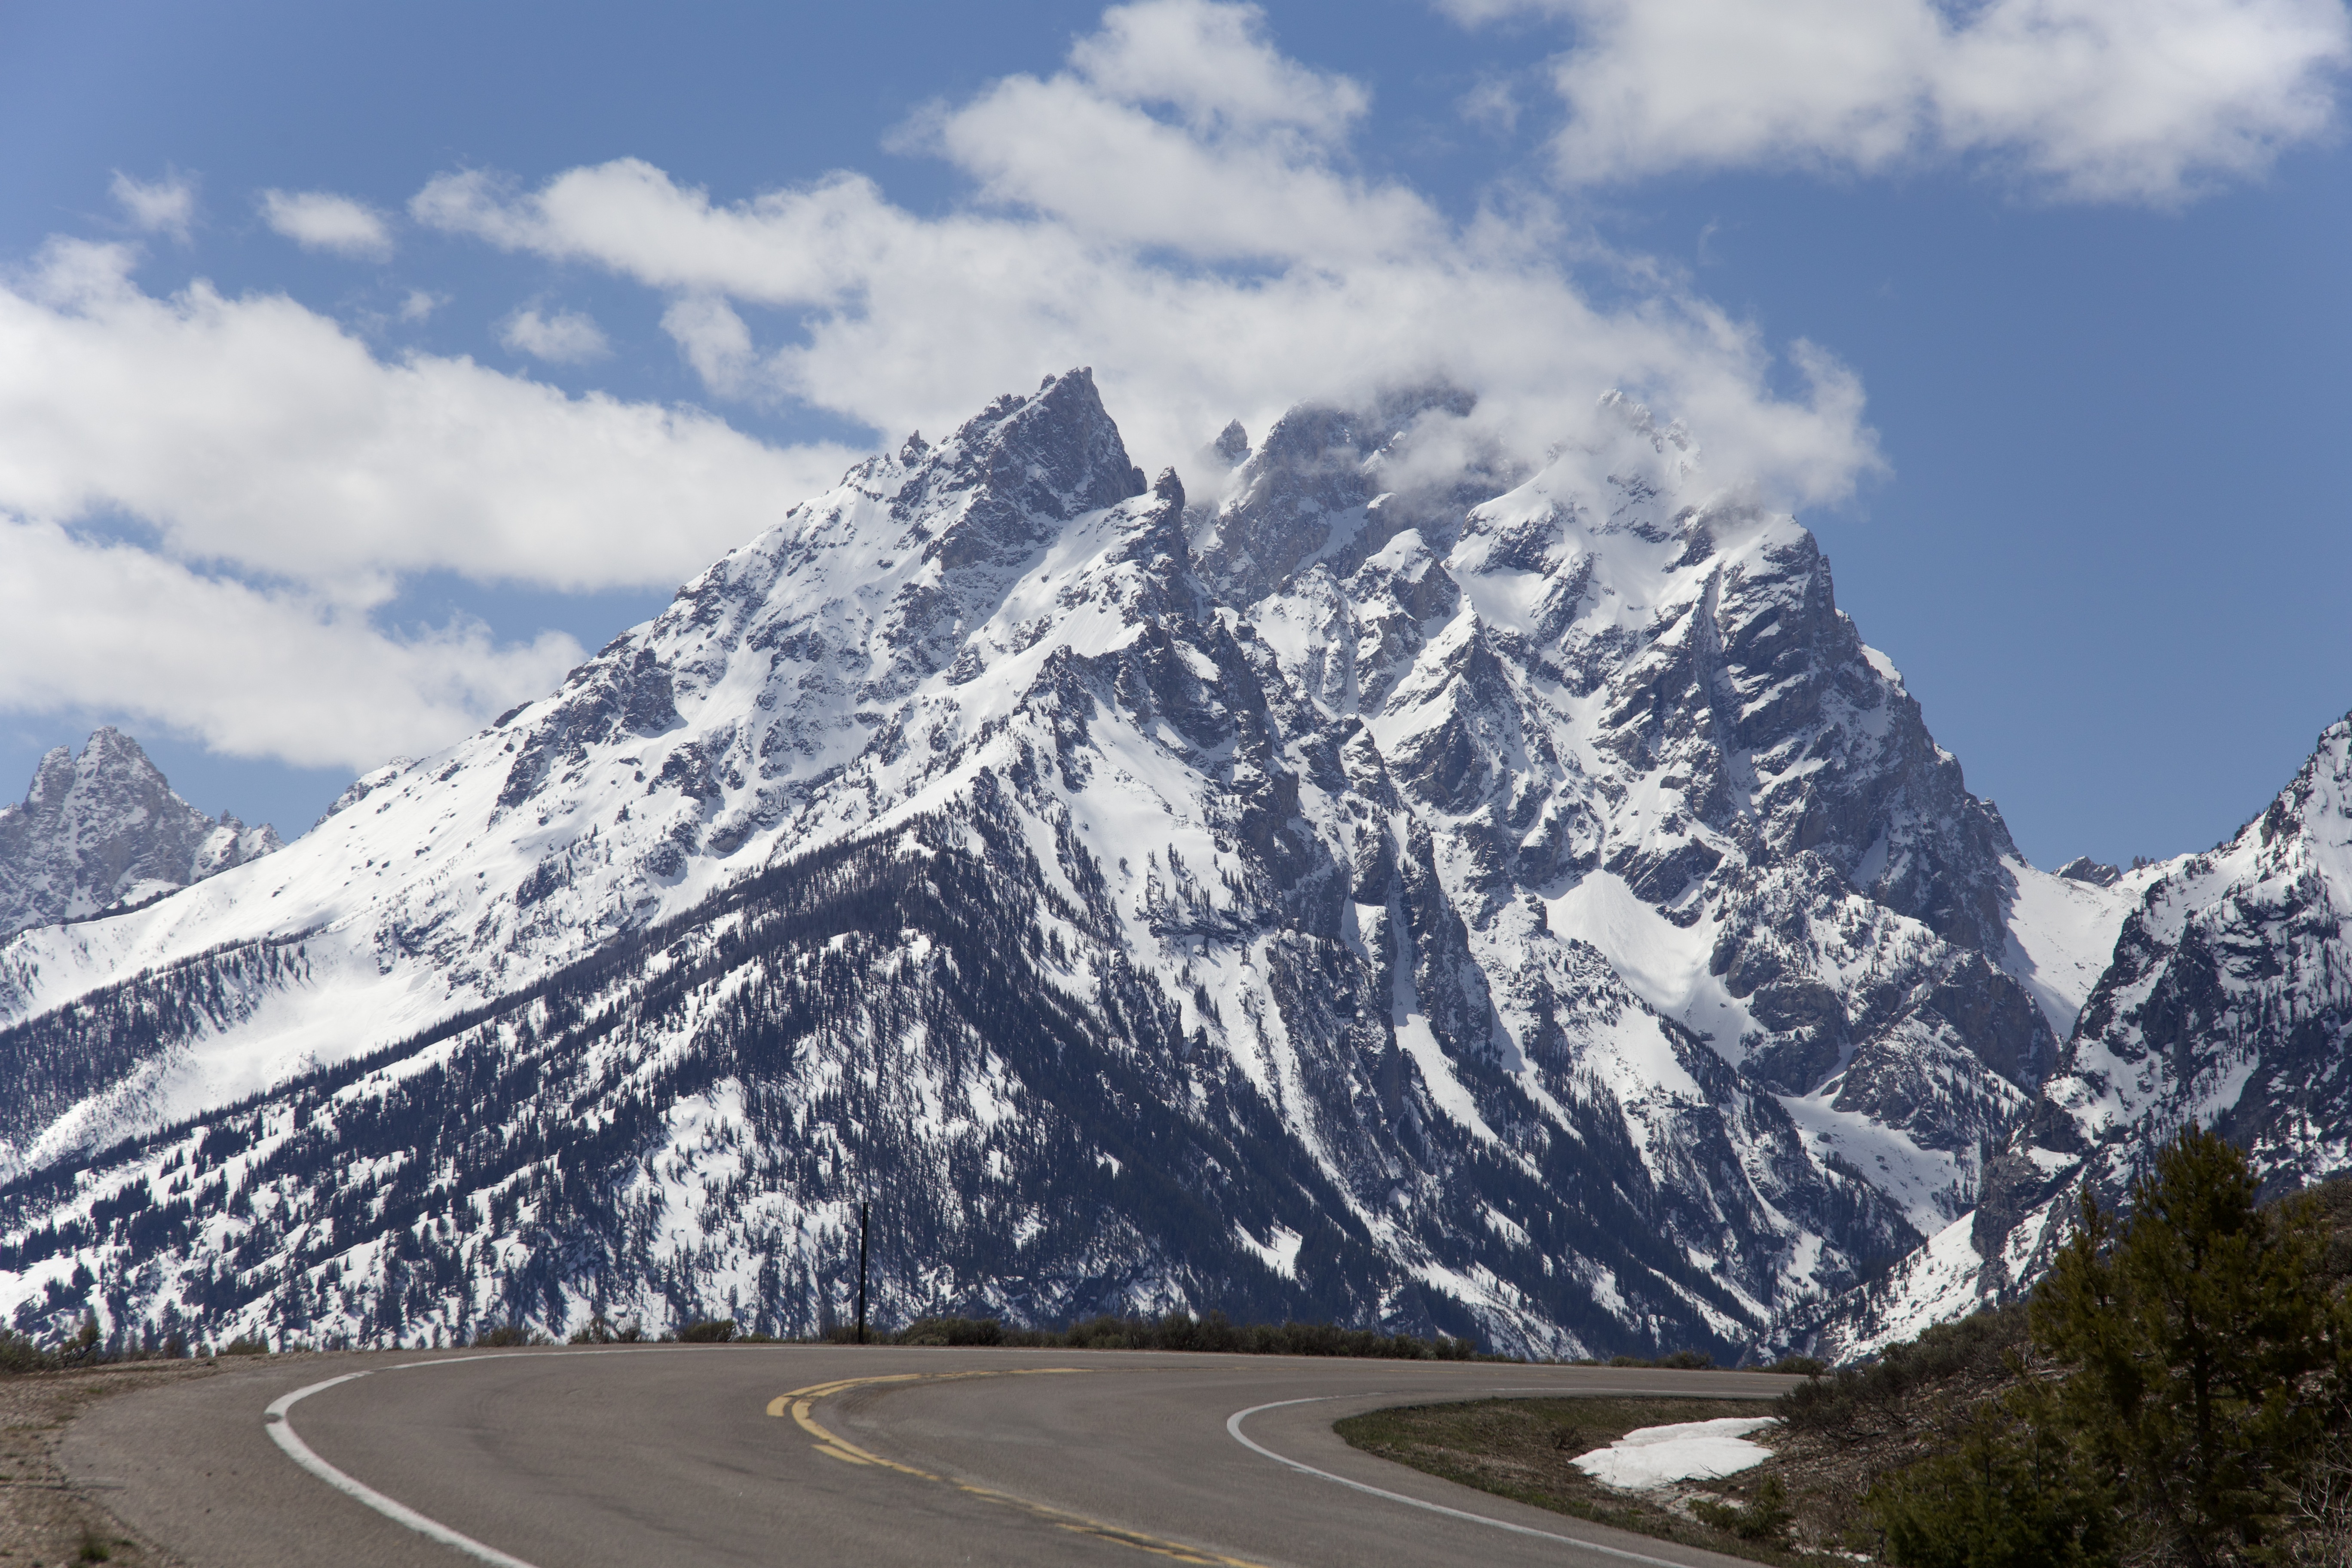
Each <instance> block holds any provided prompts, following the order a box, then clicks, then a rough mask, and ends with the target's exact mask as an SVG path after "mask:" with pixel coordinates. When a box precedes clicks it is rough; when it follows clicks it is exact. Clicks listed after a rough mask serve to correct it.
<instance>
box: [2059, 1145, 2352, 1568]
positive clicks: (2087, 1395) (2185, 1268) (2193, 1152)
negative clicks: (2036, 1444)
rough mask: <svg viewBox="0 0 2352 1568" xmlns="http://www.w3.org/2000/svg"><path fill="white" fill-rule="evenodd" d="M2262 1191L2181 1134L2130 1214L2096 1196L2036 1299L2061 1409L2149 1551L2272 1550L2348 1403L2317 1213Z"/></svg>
mask: <svg viewBox="0 0 2352 1568" xmlns="http://www.w3.org/2000/svg"><path fill="white" fill-rule="evenodd" d="M2258 1187H2259V1184H2258V1183H2257V1181H2256V1179H2255V1176H2254V1173H2253V1172H2252V1169H2251V1168H2250V1167H2249V1165H2248V1164H2247V1162H2246V1159H2245V1156H2244V1155H2242V1153H2240V1152H2238V1151H2237V1150H2236V1149H2234V1148H2232V1147H2231V1145H2230V1144H2229V1143H2228V1142H2224V1141H2223V1140H2222V1139H2221V1138H2220V1137H2218V1136H2217V1135H2215V1134H2213V1133H2211V1132H2208V1131H2203V1130H2201V1129H2198V1128H2193V1127H2192V1128H2189V1129H2187V1130H2185V1131H2182V1132H2181V1133H2180V1135H2179V1137H2178V1138H2176V1139H2175V1140H2174V1141H2173V1142H2170V1143H2169V1144H2168V1145H2167V1146H2166V1147H2165V1148H2164V1149H2163V1150H2162V1151H2161V1152H2159V1153H2158V1157H2157V1161H2156V1166H2155V1169H2154V1171H2153V1172H2151V1173H2149V1174H2147V1175H2146V1176H2144V1177H2142V1178H2141V1179H2140V1180H2139V1181H2138V1182H2137V1183H2135V1184H2134V1185H2133V1188H2132V1194H2131V1195H2132V1205H2131V1207H2132V1214H2131V1217H2130V1219H2129V1220H2128V1221H2126V1222H2125V1223H2123V1224H2121V1225H2120V1226H2118V1224H2117V1223H2116V1219H2115V1217H2114V1216H2113V1215H2110V1214H2107V1213H2105V1212H2104V1211H2102V1210H2101V1209H2100V1208H2099V1206H2098V1205H2097V1203H2096V1201H2095V1200H2094V1199H2093V1197H2092V1196H2091V1194H2090V1193H2089V1192H2088V1191H2087V1190H2085V1192H2084V1194H2083V1200H2082V1221H2081V1224H2080V1225H2079V1226H2077V1228H2076V1230H2075V1233H2074V1236H2073V1237H2072V1238H2071V1239H2070V1240H2069V1242H2068V1244H2067V1246H2066V1247H2065V1250H2064V1251H2063V1253H2062V1254H2061V1255H2060V1257H2059V1258H2058V1261H2057V1264H2056V1266H2055V1267H2054V1268H2053V1269H2052V1271H2051V1274H2050V1276H2049V1278H2048V1279H2046V1280H2044V1281H2043V1283H2042V1287H2041V1289H2038V1290H2037V1291H2036V1292H2035V1294H2034V1298H2033V1304H2032V1331H2033V1339H2034V1342H2035V1344H2036V1346H2037V1347H2038V1348H2039V1349H2040V1350H2041V1351H2042V1352H2044V1353H2045V1354H2046V1355H2048V1356H2049V1357H2050V1358H2051V1359H2052V1360H2053V1361H2054V1362H2055V1363H2059V1364H2060V1365H2061V1366H2062V1367H2063V1368H2064V1369H2065V1373H2064V1375H2063V1377H2062V1378H2060V1379H2059V1380H2058V1382H2057V1384H2056V1386H2055V1388H2054V1389H2053V1399H2054V1404H2055V1415H2056V1417H2057V1419H2058V1420H2059V1421H2060V1422H2061V1423H2063V1426H2064V1427H2065V1428H2066V1430H2067V1432H2068V1434H2069V1436H2071V1437H2072V1439H2073V1441H2074V1443H2075V1445H2076V1446H2077V1447H2078V1448H2079V1450H2080V1451H2081V1452H2082V1453H2083V1455H2084V1457H2085V1458H2086V1459H2088V1460H2089V1461H2090V1462H2091V1464H2092V1465H2093V1467H2094V1468H2095V1471H2096V1472H2097V1473H2098V1474H2099V1475H2100V1476H2101V1477H2102V1478H2103V1479H2105V1481H2106V1483H2107V1484H2108V1485H2110V1486H2111V1487H2112V1488H2113V1489H2114V1491H2115V1494H2116V1498H2117V1500H2118V1501H2119V1502H2120V1503H2121V1505H2122V1507H2123V1509H2124V1511H2125V1514H2126V1520H2127V1521H2129V1523H2130V1525H2131V1526H2132V1527H2133V1532H2134V1533H2135V1534H2136V1535H2137V1537H2139V1543H2140V1544H2141V1545H2142V1546H2143V1549H2144V1551H2145V1552H2146V1554H2147V1556H2148V1557H2149V1558H2151V1559H2153V1560H2155V1561H2164V1562H2177V1563H2186V1564H2190V1565H2192V1568H2219V1565H2221V1564H2225V1563H2248V1562H2259V1561H2262V1560H2263V1557H2264V1555H2265V1550H2264V1549H2265V1545H2266V1543H2267V1542H2269V1541H2270V1538H2271V1537H2272V1536H2273V1534H2274V1533H2275V1531H2276V1529H2277V1525H2278V1523H2279V1521H2281V1519H2282V1517H2283V1516H2284V1515H2285V1514H2286V1513H2287V1512H2288V1511H2289V1510H2290V1509H2291V1508H2292V1506H2293V1498H2294V1492H2295V1489H2296V1487H2297V1485H2298V1484H2299V1482H2300V1479H2301V1472H2302V1469H2303V1468H2304V1467H2305V1465H2306V1464H2307V1463H2308V1461H2309V1458H2310V1456H2311V1455H2312V1454H2313V1453H2314V1452H2315V1449H2316V1447H2317V1444H2318V1440H2319V1438H2320V1436H2321V1435H2322V1432H2323V1430H2324V1429H2325V1428H2326V1426H2329V1425H2331V1424H2333V1423H2332V1420H2331V1417H2332V1416H2333V1415H2336V1414H2339V1413H2340V1412H2341V1409H2342V1405H2343V1398H2344V1392H2345V1384H2344V1378H2345V1373H2346V1372H2347V1366H2346V1365H2345V1364H2344V1357H2345V1353H2346V1346H2345V1344H2344V1339H2345V1335H2344V1333H2343V1329H2344V1327H2345V1324H2344V1321H2343V1318H2344V1309H2343V1305H2342V1303H2341V1302H2336V1301H2331V1300H2329V1295H2328V1292H2327V1289H2326V1284H2325V1280H2324V1278H2323V1275H2322V1272H2321V1266H2322V1263H2323V1260H2324V1258H2325V1256H2326V1232H2325V1229H2324V1227H2323V1226H2322V1224H2321V1222H2320V1218H2319V1215H2318V1211H2317V1209H2316V1207H2315V1205H2312V1204H2311V1203H2310V1202H2309V1201H2308V1200H2306V1199H2300V1198H2298V1199H2290V1200H2288V1201H2287V1202H2284V1203H2282V1204H2277V1205H2270V1206H2268V1207H2263V1206H2259V1205H2257V1204H2256V1202H2255V1198H2256V1194H2257V1192H2258Z"/></svg>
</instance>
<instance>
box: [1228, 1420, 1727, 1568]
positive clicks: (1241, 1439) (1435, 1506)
mask: <svg viewBox="0 0 2352 1568" xmlns="http://www.w3.org/2000/svg"><path fill="white" fill-rule="evenodd" d="M1502 1392H1504V1393H1510V1392H1512V1391H1511V1390H1508V1389H1506V1390H1503V1391H1502ZM1547 1392H1549V1390H1547ZM1371 1397H1379V1398H1385V1397H1387V1396H1386V1394H1383V1393H1381V1391H1378V1390H1374V1391H1370V1393H1368V1394H1322V1395H1319V1396H1318V1397H1317V1398H1313V1399H1277V1400H1275V1401H1274V1402H1273V1403H1271V1404H1268V1405H1251V1406H1250V1407H1249V1408H1248V1409H1247V1410H1236V1411H1234V1413H1233V1414H1232V1415H1228V1416H1226V1417H1225V1430H1226V1432H1227V1433H1229V1434H1230V1435H1231V1436H1232V1437H1233V1439H1234V1442H1236V1443H1239V1444H1240V1445H1241V1446H1242V1447H1244V1448H1247V1449H1250V1450H1251V1451H1253V1452H1255V1453H1259V1454H1263V1455H1265V1457H1266V1458H1269V1459H1272V1460H1273V1461H1274V1462H1275V1463H1276V1464H1277V1465H1288V1466H1289V1467H1290V1468H1292V1469H1294V1470H1303V1471H1305V1472H1306V1473H1307V1474H1308V1475H1310V1476H1320V1477H1322V1478H1323V1479H1325V1480H1327V1481H1337V1482H1339V1484H1340V1485H1341V1486H1343V1487H1352V1488H1354V1489H1356V1490H1357V1491H1360V1492H1370V1494H1371V1495H1372V1496H1374V1497H1378V1498H1386V1499H1388V1500H1390V1501H1391V1502H1401V1503H1407V1504H1410V1505H1411V1506H1412V1507H1414V1508H1425V1509H1427V1510H1429V1511H1430V1512H1432V1513H1442V1514H1445V1515H1447V1516H1448V1517H1449V1518H1453V1519H1466V1520H1468V1521H1470V1522H1471V1523H1473V1524H1488V1525H1492V1526H1494V1527H1495V1528H1496V1530H1507V1531H1510V1532H1511V1533H1512V1534H1514V1535H1532V1536H1534V1537H1535V1538H1536V1539H1537V1540H1538V1541H1557V1542H1560V1543H1561V1544H1562V1545H1566V1546H1576V1547H1580V1548H1582V1549H1583V1550H1585V1551H1587V1552H1600V1553H1601V1554H1602V1555H1603V1556H1606V1557H1614V1558H1616V1559H1618V1560H1619V1561H1620V1562H1623V1563H1643V1564H1646V1568H1691V1565H1690V1564H1689V1563H1673V1562H1669V1561H1668V1560H1666V1559H1665V1558H1664V1557H1645V1556H1643V1554H1642V1553H1641V1552H1627V1551H1625V1550H1624V1549H1623V1548H1622V1547H1616V1546H1603V1545H1602V1544H1601V1542H1597V1541H1580V1540H1578V1539H1577V1538H1576V1537H1575V1536H1573V1535H1559V1534H1555V1533H1554V1532H1553V1531H1549V1530H1537V1529H1535V1528H1534V1527H1533V1526H1530V1525H1525V1524H1513V1523H1512V1522H1511V1521H1509V1520H1507V1519H1496V1518H1494V1517H1493V1516H1491V1515H1488V1514H1483V1513H1472V1512H1471V1511H1469V1510H1467V1509H1459V1508H1448V1507H1446V1506H1445V1505H1444V1503H1442V1502H1428V1501H1425V1500H1423V1499H1420V1498H1417V1497H1407V1496H1406V1495H1405V1494H1404V1493H1402V1492H1392V1491H1390V1490H1388V1489H1385V1488H1382V1487H1376V1486H1373V1485H1371V1484H1370V1483H1369V1482H1366V1481H1355V1480H1349V1479H1348V1478H1347V1477H1345V1476H1335V1475H1333V1474H1332V1473H1331V1472H1330V1471H1328V1470H1318V1469H1317V1468H1315V1467H1314V1466H1312V1465H1306V1464H1301V1463H1299V1462H1298V1461H1297V1459H1294V1458H1290V1457H1289V1456H1287V1455H1285V1454H1277V1453H1276V1452H1275V1451H1274V1450H1273V1449H1271V1448H1269V1447H1265V1445H1264V1444H1262V1443H1259V1442H1256V1441H1255V1440H1254V1439H1253V1438H1251V1436H1249V1434H1248V1433H1246V1432H1244V1431H1243V1430H1242V1423H1243V1422H1244V1421H1246V1420H1248V1419H1249V1418H1250V1417H1251V1416H1253V1415H1256V1414H1257V1413H1258V1412H1260V1411H1261V1410H1280V1409H1282V1408H1283V1407H1284V1406H1286V1405H1328V1403H1330V1402H1331V1401H1332V1400H1335V1399H1363V1398H1371Z"/></svg>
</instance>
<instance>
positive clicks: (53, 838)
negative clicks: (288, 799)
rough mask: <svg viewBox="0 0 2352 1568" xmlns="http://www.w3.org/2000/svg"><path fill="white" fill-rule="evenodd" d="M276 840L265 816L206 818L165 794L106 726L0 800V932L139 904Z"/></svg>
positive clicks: (44, 763)
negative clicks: (259, 821)
mask: <svg viewBox="0 0 2352 1568" xmlns="http://www.w3.org/2000/svg"><path fill="white" fill-rule="evenodd" d="M278 847H279V843H278V830H277V829H276V828H274V827H271V826H269V825H268V824H267V823H265V824H263V825H262V826H259V827H252V828H248V827H247V826H245V824H244V823H242V822H240V821H239V820H237V818H236V817H235V816H230V815H229V814H228V813H226V812H223V813H222V814H221V816H220V817H219V818H218V820H215V819H214V818H212V817H209V816H205V814H204V813H203V812H201V811H199V810H197V809H196V808H195V807H194V806H193V805H189V804H188V803H187V802H186V801H184V800H182V799H181V798H180V797H179V796H178V795H174V794H173V793H172V786H171V784H170V782H169V781H168V780H166V779H165V778H164V777H163V773H162V772H161V771H160V770H158V769H157V768H156V766H155V764H154V763H152V762H150V761H149V760H148V758H147V753H146V752H143V751H142V750H140V747H139V742H136V741H134V740H132V739H131V737H130V736H128V735H126V734H124V733H122V731H120V730H116V729H113V728H112V727H107V728H103V729H100V730H99V731H97V732H96V733H95V734H93V735H91V736H90V738H89V744H87V745H86V746H84V747H83V748H82V752H81V755H80V756H79V757H77V756H75V755H74V754H73V752H72V751H71V750H70V749H69V748H68V747H65V746H59V747H58V748H56V749H55V750H54V751H52V752H49V753H48V754H47V756H45V757H43V758H42V759H41V763H40V766H39V767H38V768H37V769H36V770H35V771H34V773H33V784H32V787H31V788H30V789H29V790H27V791H26V793H25V799H24V801H23V803H22V804H20V805H10V806H0V935H5V934H6V933H8V932H11V931H22V930H24V929H25V928H26V927H27V926H36V925H47V924H50V923H52V922H55V921H65V920H75V919H79V918H80V917H81V916H84V915H89V914H93V913H95V912H97V911H98V910H104V909H109V908H111V907H113V906H115V905H118V904H125V903H139V902H142V901H143V900H148V899H152V898H154V897H156V896H157V895H159V894H161V893H164V892H168V891H170V890H172V889H175V888H184V887H186V886H187V885H188V884H189V883H191V882H197V881H201V880H203V879H205V878H206V877H210V876H213V875H215V874H216V873H218V872H221V871H226V870H227V869H228V868H230V867H232V866H239V865H243V864H244V863H245V862H247V861H248V860H252V859H256V858H259V857H261V856H263V855H267V854H268V853H269V852H270V851H271V850H273V849H276V848H278Z"/></svg>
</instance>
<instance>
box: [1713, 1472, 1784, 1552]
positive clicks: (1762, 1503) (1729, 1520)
mask: <svg viewBox="0 0 2352 1568" xmlns="http://www.w3.org/2000/svg"><path fill="white" fill-rule="evenodd" d="M1690 1506H1691V1512H1693V1513H1694V1514H1696V1515H1697V1516H1698V1517H1699V1519H1700V1520H1702V1521H1705V1522H1706V1523H1708V1524H1711V1525H1713V1526H1715V1528H1716V1529H1717V1530H1723V1531H1730V1532H1731V1533H1732V1534H1734V1535H1736V1536H1738V1537H1739V1539H1740V1540H1742V1541H1778V1540H1780V1539H1781V1538H1782V1537H1783V1536H1785V1535H1786V1534H1788V1532H1789V1521H1790V1520H1791V1519H1793V1518H1794V1517H1796V1516H1795V1515H1794V1514H1793V1513H1792V1512H1791V1511H1790V1508H1789V1489H1788V1488H1786V1487H1784V1486H1782V1485H1781V1484H1780V1477H1778V1476H1767V1477H1765V1478H1764V1479H1763V1482H1762V1484H1761V1485H1759V1486H1758V1487H1757V1489H1756V1497H1755V1499H1754V1500H1753V1501H1751V1502H1749V1503H1748V1504H1747V1505H1746V1506H1744V1507H1743V1506H1741V1505H1740V1504H1738V1503H1730V1502H1723V1501H1720V1500H1717V1499H1715V1498H1693V1499H1692V1500H1691V1505H1690Z"/></svg>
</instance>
